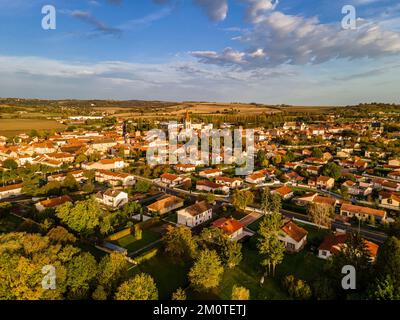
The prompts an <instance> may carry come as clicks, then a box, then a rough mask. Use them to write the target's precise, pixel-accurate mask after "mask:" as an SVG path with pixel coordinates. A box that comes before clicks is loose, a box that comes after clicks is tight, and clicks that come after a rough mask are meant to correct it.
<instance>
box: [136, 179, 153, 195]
mask: <svg viewBox="0 0 400 320" xmlns="http://www.w3.org/2000/svg"><path fill="white" fill-rule="evenodd" d="M150 188H151V184H150V183H148V182H146V181H143V180H138V181H137V182H136V184H135V188H134V189H135V192H138V193H147V192H149V190H150Z"/></svg>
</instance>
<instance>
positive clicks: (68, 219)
mask: <svg viewBox="0 0 400 320" xmlns="http://www.w3.org/2000/svg"><path fill="white" fill-rule="evenodd" d="M56 215H57V217H58V218H60V219H61V221H62V222H63V223H65V224H66V225H68V227H70V228H71V229H72V230H74V231H76V232H79V233H82V234H84V235H86V236H89V235H92V234H93V233H94V232H95V230H96V228H97V227H98V226H99V225H100V222H101V219H102V218H103V217H104V215H105V213H104V212H103V210H102V209H101V208H100V207H99V205H98V204H97V202H95V201H93V200H91V199H89V200H85V201H78V202H77V203H76V204H75V205H73V204H72V203H71V202H67V203H64V204H63V205H61V206H59V207H57V209H56Z"/></svg>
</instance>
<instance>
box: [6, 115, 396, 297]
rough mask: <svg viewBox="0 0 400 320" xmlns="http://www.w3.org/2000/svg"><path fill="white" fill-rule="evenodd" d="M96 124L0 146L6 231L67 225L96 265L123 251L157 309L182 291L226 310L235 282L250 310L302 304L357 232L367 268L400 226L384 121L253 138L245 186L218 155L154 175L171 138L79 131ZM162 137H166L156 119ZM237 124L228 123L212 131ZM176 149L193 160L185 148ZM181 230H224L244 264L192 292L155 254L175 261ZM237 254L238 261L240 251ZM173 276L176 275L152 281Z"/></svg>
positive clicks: (259, 133)
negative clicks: (144, 278) (271, 257)
mask: <svg viewBox="0 0 400 320" xmlns="http://www.w3.org/2000/svg"><path fill="white" fill-rule="evenodd" d="M88 120H90V121H103V120H104V119H103V117H98V118H96V117H86V118H85V117H74V118H71V119H69V120H68V121H70V123H71V124H73V125H75V126H76V128H75V129H73V130H66V131H60V132H53V134H51V135H47V136H46V137H39V136H36V135H32V134H28V133H26V134H19V135H18V136H17V137H14V138H13V140H12V141H10V139H7V138H6V137H2V138H1V139H0V169H1V177H2V181H1V186H0V202H1V211H2V220H4V222H2V224H1V225H0V227H1V229H0V231H1V232H10V231H13V230H10V229H12V228H13V227H15V228H16V230H18V228H19V227H20V225H21V224H23V225H24V227H23V228H22V229H21V230H24V231H25V232H26V231H27V230H31V232H42V233H43V232H44V231H46V230H47V231H48V230H51V229H52V228H55V227H58V226H62V227H63V228H65V229H67V230H68V231H69V232H71V233H73V234H74V235H75V236H76V237H77V238H80V242H81V243H82V248H85V250H88V251H89V252H91V253H93V255H95V256H98V257H102V256H104V255H105V254H111V253H113V252H117V253H119V254H121V255H123V256H124V257H125V259H126V260H127V261H128V262H129V264H130V265H132V268H139V269H140V270H141V271H142V272H144V273H149V274H151V276H153V278H155V279H156V281H155V282H156V284H158V285H159V286H160V293H159V295H160V298H162V299H170V297H171V294H172V293H173V292H175V290H179V289H182V290H184V291H185V294H188V298H192V299H196V298H199V297H200V298H221V299H229V298H230V294H231V290H232V289H233V287H234V286H236V285H238V286H239V285H240V286H241V287H243V288H244V289H246V290H249V292H250V293H249V294H250V297H251V298H254V299H282V298H285V299H286V298H293V299H308V298H311V296H312V295H313V294H311V291H313V292H314V297H315V295H317V294H318V293H317V290H316V289H315V288H314V286H312V290H311V287H310V286H311V284H310V283H311V282H312V281H314V280H315V278H314V277H316V276H317V275H318V274H321V275H322V274H323V273H324V268H325V265H326V264H327V263H328V261H330V260H332V257H334V256H335V255H337V254H338V253H339V252H341V251H345V250H346V246H347V245H348V242H349V241H350V240H351V239H353V237H354V235H355V234H356V235H358V236H359V237H360V239H361V241H362V243H363V244H364V246H365V248H366V252H367V255H368V257H369V262H368V263H371V264H374V262H375V260H376V259H377V255H378V251H379V248H380V246H382V245H383V244H384V243H385V241H387V239H388V237H389V236H390V232H391V231H390V230H392V226H393V225H395V224H396V223H398V216H399V212H400V155H399V154H393V153H391V152H389V151H388V148H387V146H390V145H391V144H396V143H398V137H399V136H400V134H399V135H396V134H398V133H396V132H393V133H392V132H390V134H389V133H388V132H387V131H386V130H385V124H384V123H383V122H382V120H380V119H371V118H370V117H366V118H360V119H358V121H357V122H354V123H346V122H344V123H343V122H340V121H338V119H336V118H335V116H329V120H328V121H325V122H317V121H311V122H310V123H307V122H305V121H286V122H284V123H283V125H282V126H277V127H275V128H272V129H266V128H262V127H260V128H254V141H255V159H254V163H255V169H254V171H252V172H250V173H248V174H247V175H246V176H238V175H236V174H235V167H234V166H232V165H226V164H224V162H223V160H224V158H223V157H224V153H223V152H221V153H220V154H214V153H212V152H211V153H210V155H209V156H210V160H213V161H210V163H208V164H205V163H203V162H202V161H200V160H199V161H197V162H196V163H194V164H187V163H177V164H174V165H170V164H168V162H166V163H165V162H164V163H163V162H162V161H161V160H164V161H165V159H166V155H165V154H161V153H160V154H159V155H157V156H158V157H160V158H159V159H158V160H157V163H159V164H156V165H149V164H147V163H146V152H147V151H148V150H149V148H154V147H155V148H156V149H157V148H160V149H161V147H162V146H164V145H165V144H166V143H168V141H161V140H157V139H155V140H154V139H153V140H152V141H149V136H148V130H139V129H135V128H136V126H135V122H134V120H132V119H130V120H129V121H127V120H126V119H116V121H115V122H114V123H113V124H111V125H109V126H108V127H106V128H104V127H102V129H101V130H97V131H96V130H91V131H89V130H86V129H84V128H80V127H79V123H81V124H84V123H85V121H88ZM154 126H155V127H156V128H157V129H159V130H164V131H167V130H168V128H169V126H168V123H167V122H162V121H158V122H157V121H156V122H155V123H154ZM236 127H237V125H236V124H234V123H224V124H223V125H221V126H220V127H219V128H215V127H214V129H217V130H223V129H226V128H236ZM132 128H133V129H132ZM207 128H208V129H210V128H213V125H212V124H208V123H202V122H196V121H194V120H192V119H191V115H190V113H189V112H188V111H186V113H185V115H184V117H183V118H182V119H179V121H178V122H177V124H176V128H175V129H176V130H178V132H185V131H188V130H190V131H194V132H200V131H201V130H203V129H207ZM301 141H306V143H303V142H301ZM176 152H177V153H179V152H183V153H184V152H186V150H185V148H184V143H182V144H180V145H178V147H177V149H176ZM214 163H217V164H214ZM276 215H278V216H279V218H277V219H279V222H278V228H277V230H276V235H277V239H279V242H280V243H281V245H282V246H283V249H284V251H285V253H284V254H283V255H282V258H281V259H278V261H276V263H275V262H268V263H266V264H263V263H261V264H262V265H263V266H265V267H266V268H267V271H261V270H263V267H261V266H260V265H259V264H260V259H261V257H262V255H263V254H262V253H263V251H262V250H263V249H261V248H260V245H259V238H260V237H261V238H262V237H263V234H262V231H261V230H262V229H263V228H267V229H268V224H267V222H265V219H266V217H268V216H271V217H275V216H276ZM271 219H272V218H271ZM81 220H82V221H81ZM173 230H187V231H181V232H189V234H190V237H191V236H193V237H200V238H201V239H203V237H205V233H206V232H214V231H212V230H218V232H221V234H223V236H224V239H225V238H226V239H227V240H228V241H229V242H232V243H239V244H240V246H241V250H240V249H239V251H241V252H240V253H239V254H238V255H242V256H243V259H238V260H241V261H237V262H232V263H233V265H232V268H230V267H228V270H227V271H225V273H224V275H223V278H222V280H220V281H218V283H217V284H216V285H214V286H210V287H209V288H207V287H206V288H205V289H210V290H211V291H207V290H203V291H202V290H191V289H190V288H189V289H188V290H187V288H188V284H187V279H186V278H185V275H184V274H185V273H186V272H187V270H188V265H187V262H185V263H183V265H182V266H180V265H178V266H177V267H176V270H173V269H174V266H173V265H171V264H170V262H168V263H167V264H165V263H166V262H165V261H163V259H164V258H163V254H162V253H161V252H162V251H163V250H166V251H168V250H170V247H168V245H166V241H167V240H166V239H168V237H170V238H171V237H172V235H173V234H174V232H175V231H173ZM210 230H211V231H210ZM176 232H178V231H176ZM182 237H183V236H182ZM210 237H212V236H211V235H210ZM171 241H172V240H171ZM177 241H178V240H177ZM202 241H206V240H204V239H203V240H202ZM178 242H179V241H178ZM176 245H177V244H176ZM182 245H183V244H182ZM229 246H230V245H229ZM229 246H228V248H230V247H229ZM165 247H166V248H165ZM278 247H279V246H278ZM229 250H230V249H229ZM232 250H233V252H237V248H235V247H234V246H233V249H232ZM170 253H171V252H170ZM265 253H266V254H267V255H268V253H267V251H265ZM173 254H174V253H173V252H172V255H173ZM225 254H226V253H225ZM233 260H235V259H233ZM229 261H230V260H229V259H228V262H229ZM271 263H272V265H273V269H275V267H276V270H277V273H278V276H279V278H280V279H283V280H282V283H288V282H289V280H290V279H291V278H290V277H292V279H291V281H293V282H297V283H299V281H303V282H302V283H303V284H304V286H305V287H306V289H304V290H303V293H302V295H296V294H295V293H292V292H291V291H290V289H287V288H289V287H290V284H287V285H282V284H281V282H278V281H277V280H275V279H270V278H273V277H274V276H275V270H273V271H271V272H269V271H268V270H270V269H269V268H270V267H271ZM164 264H165V265H164ZM228 265H229V263H228ZM166 266H168V269H170V270H163V271H162V272H160V271H159V270H158V269H159V268H162V267H166ZM166 268H167V267H166ZM178 273H179V275H178ZM181 273H183V275H182V274H181ZM171 278H175V279H172V284H171V283H170V281H171ZM285 279H286V282H285ZM260 281H261V282H260ZM260 283H261V287H260ZM285 288H286V290H285ZM307 288H309V289H307ZM308 291H309V292H308Z"/></svg>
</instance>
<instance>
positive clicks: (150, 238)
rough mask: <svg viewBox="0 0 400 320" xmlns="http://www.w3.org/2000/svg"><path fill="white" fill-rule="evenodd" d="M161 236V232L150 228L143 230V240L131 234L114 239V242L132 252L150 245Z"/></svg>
mask: <svg viewBox="0 0 400 320" xmlns="http://www.w3.org/2000/svg"><path fill="white" fill-rule="evenodd" d="M160 238H161V236H160V234H159V233H156V232H153V231H150V230H143V233H142V239H141V240H136V239H135V237H134V235H132V234H131V235H129V236H126V237H123V238H121V239H119V240H117V241H112V242H113V243H114V244H116V245H118V246H121V247H123V248H125V249H127V250H128V252H129V253H131V252H135V251H137V250H140V249H141V248H143V247H145V246H147V245H149V244H150V243H152V242H154V241H156V240H158V239H160Z"/></svg>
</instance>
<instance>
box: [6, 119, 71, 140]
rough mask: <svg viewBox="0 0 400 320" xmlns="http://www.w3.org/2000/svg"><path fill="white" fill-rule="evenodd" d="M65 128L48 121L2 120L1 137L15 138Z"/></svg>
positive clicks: (55, 122)
mask: <svg viewBox="0 0 400 320" xmlns="http://www.w3.org/2000/svg"><path fill="white" fill-rule="evenodd" d="M64 128H65V126H64V125H63V124H61V123H58V122H57V121H54V120H46V119H0V135H2V136H6V137H13V136H15V135H17V134H20V133H26V132H29V131H30V130H32V129H35V130H51V129H56V130H58V129H64Z"/></svg>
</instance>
